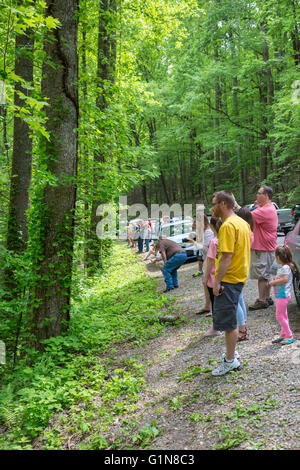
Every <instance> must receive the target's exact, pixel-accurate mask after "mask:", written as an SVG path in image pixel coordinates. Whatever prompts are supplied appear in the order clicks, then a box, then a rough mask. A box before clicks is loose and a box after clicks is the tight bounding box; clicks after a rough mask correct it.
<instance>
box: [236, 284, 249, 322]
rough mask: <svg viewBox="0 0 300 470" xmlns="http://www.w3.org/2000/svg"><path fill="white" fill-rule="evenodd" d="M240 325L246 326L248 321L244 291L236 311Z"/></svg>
mask: <svg viewBox="0 0 300 470" xmlns="http://www.w3.org/2000/svg"><path fill="white" fill-rule="evenodd" d="M236 316H237V323H238V326H244V325H245V323H246V321H247V309H246V305H245V302H244V296H243V291H242V292H241V294H240V296H239V303H238V306H237V311H236Z"/></svg>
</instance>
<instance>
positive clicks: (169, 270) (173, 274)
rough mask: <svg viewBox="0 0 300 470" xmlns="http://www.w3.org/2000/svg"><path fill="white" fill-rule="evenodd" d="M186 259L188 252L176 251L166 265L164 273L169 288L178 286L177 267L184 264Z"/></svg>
mask: <svg viewBox="0 0 300 470" xmlns="http://www.w3.org/2000/svg"><path fill="white" fill-rule="evenodd" d="M186 259H187V255H186V253H176V254H175V255H173V256H172V258H170V259H169V260H168V261H167V262H166V264H165V265H164V268H163V274H164V278H165V283H166V286H167V289H173V288H174V287H177V286H178V277H177V269H179V268H180V266H182V265H183V263H184V262H185V261H186Z"/></svg>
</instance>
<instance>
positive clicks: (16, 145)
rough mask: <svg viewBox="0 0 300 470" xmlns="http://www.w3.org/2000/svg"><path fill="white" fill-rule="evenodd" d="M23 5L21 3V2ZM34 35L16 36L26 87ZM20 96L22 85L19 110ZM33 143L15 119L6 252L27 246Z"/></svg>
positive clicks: (18, 72) (17, 89)
mask: <svg viewBox="0 0 300 470" xmlns="http://www.w3.org/2000/svg"><path fill="white" fill-rule="evenodd" d="M20 3H22V2H20ZM33 45H34V37H33V31H32V30H27V31H26V33H25V34H22V35H17V36H16V42H15V56H16V58H15V74H16V75H18V76H20V77H22V79H24V80H26V82H28V83H32V81H33V57H32V55H33ZM19 93H22V94H24V95H27V94H28V90H27V89H26V88H24V87H23V86H22V84H21V82H17V84H16V86H15V97H14V101H15V106H17V107H18V108H22V107H23V106H24V99H22V98H21V97H20V96H19ZM31 159H32V139H31V137H30V129H29V126H28V124H27V123H26V122H24V121H23V120H22V119H21V118H20V117H18V116H17V115H15V117H14V136H13V153H12V167H11V183H10V198H9V217H8V232H7V248H8V249H9V250H13V251H23V250H24V249H25V247H26V242H27V214H26V211H27V209H28V208H29V194H28V191H29V186H30V181H31Z"/></svg>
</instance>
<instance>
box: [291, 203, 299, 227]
mask: <svg viewBox="0 0 300 470" xmlns="http://www.w3.org/2000/svg"><path fill="white" fill-rule="evenodd" d="M292 216H293V217H294V224H295V225H296V223H297V222H298V220H299V219H300V204H296V205H295V206H294V207H293V209H292Z"/></svg>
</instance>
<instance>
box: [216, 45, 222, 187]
mask: <svg viewBox="0 0 300 470" xmlns="http://www.w3.org/2000/svg"><path fill="white" fill-rule="evenodd" d="M218 61H219V51H218V49H217V47H216V48H215V62H216V63H217V62H218ZM215 108H216V117H215V132H216V137H217V140H219V127H220V118H219V111H220V109H221V87H220V80H219V77H217V78H216V83H215ZM215 162H216V172H215V182H216V186H219V184H220V164H221V149H220V143H219V142H217V145H216V150H215Z"/></svg>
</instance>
